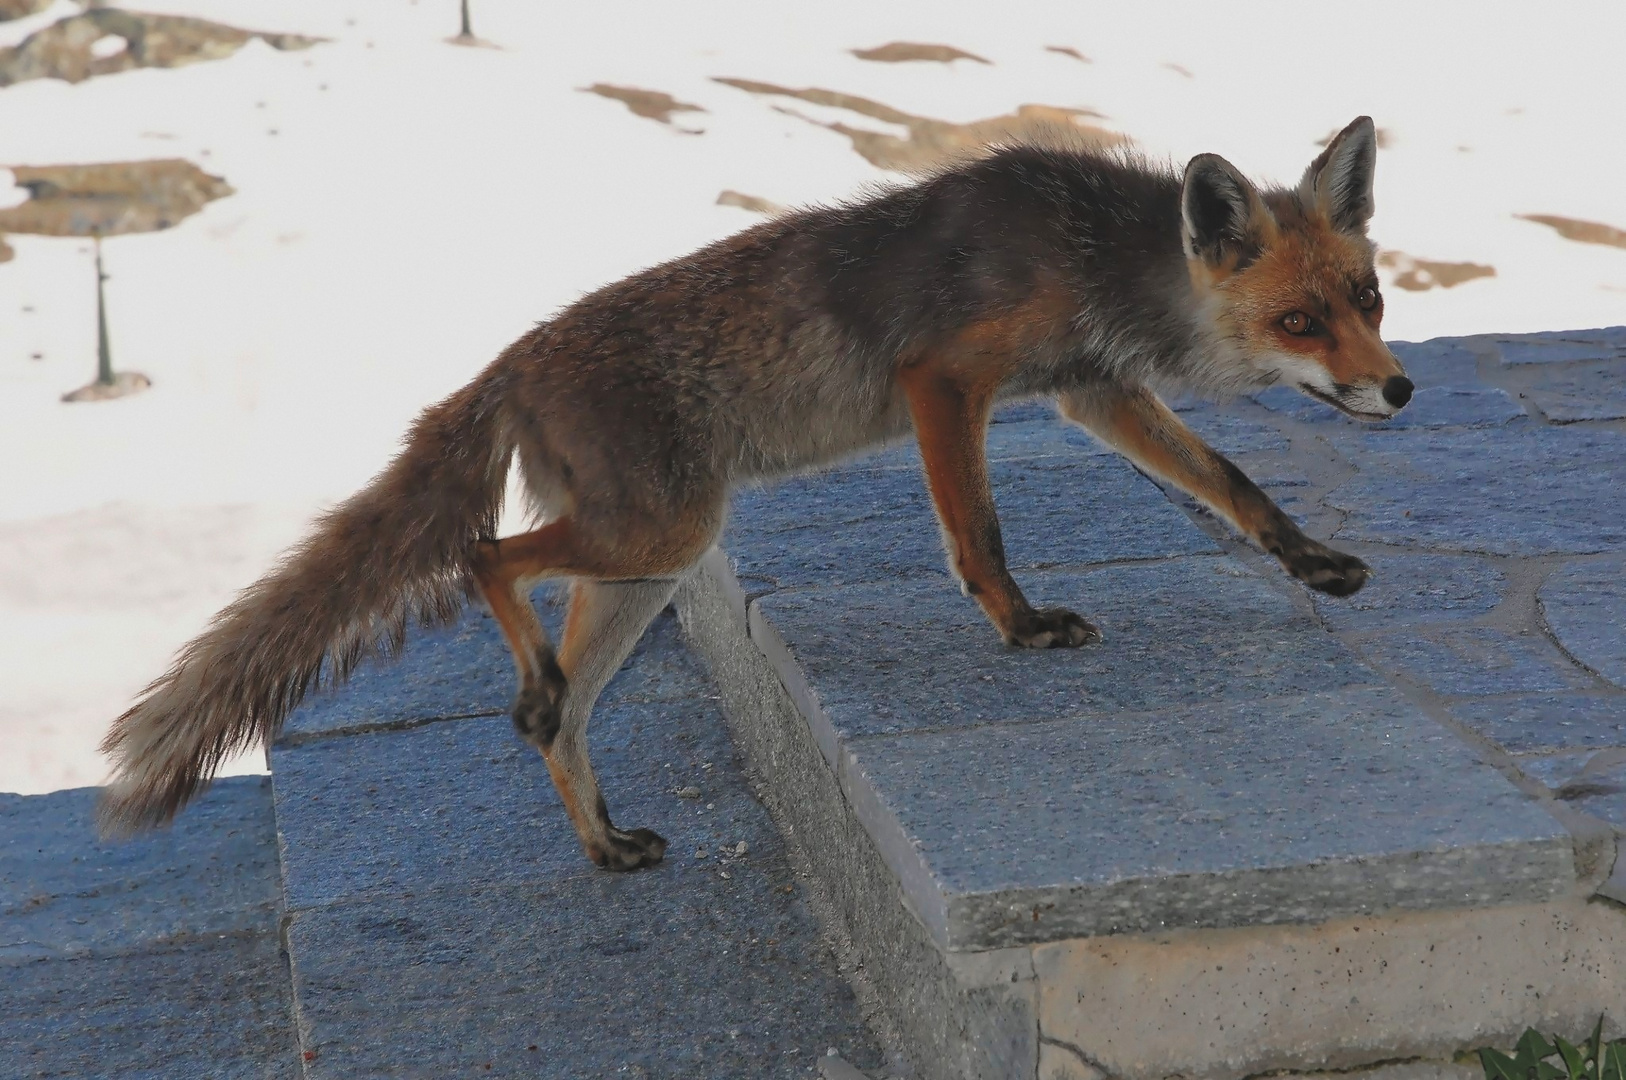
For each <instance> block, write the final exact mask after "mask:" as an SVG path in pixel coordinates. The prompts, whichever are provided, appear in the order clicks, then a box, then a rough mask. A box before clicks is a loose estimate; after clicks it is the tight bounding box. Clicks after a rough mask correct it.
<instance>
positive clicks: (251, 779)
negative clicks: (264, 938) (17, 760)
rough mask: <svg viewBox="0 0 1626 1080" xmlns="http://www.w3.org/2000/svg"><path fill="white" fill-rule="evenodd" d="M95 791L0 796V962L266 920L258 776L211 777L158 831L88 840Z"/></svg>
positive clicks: (268, 906)
mask: <svg viewBox="0 0 1626 1080" xmlns="http://www.w3.org/2000/svg"><path fill="white" fill-rule="evenodd" d="M96 794H97V789H95V788H77V789H74V790H71V791H58V792H53V793H51V794H49V795H27V796H24V795H5V794H0V963H3V962H5V961H8V960H17V959H31V958H40V957H53V956H72V955H80V954H84V953H87V952H91V951H98V952H105V951H108V950H127V949H133V948H137V947H141V946H146V945H151V944H153V943H156V942H164V941H170V940H179V939H186V938H196V937H201V936H207V935H212V934H224V933H237V932H246V931H251V930H258V931H263V930H267V929H270V928H274V927H275V925H276V919H277V915H276V910H277V906H278V903H279V901H280V896H281V892H280V888H279V885H278V881H277V845H276V827H275V823H274V821H273V819H272V813H271V787H270V781H269V778H267V777H260V776H243V777H230V778H227V779H224V780H220V781H218V782H216V784H215V785H214V787H213V788H211V789H210V790H209V792H208V793H207V794H205V795H204V796H203V797H202V798H200V799H198V801H197V802H195V803H194V804H192V805H191V806H189V807H188V808H187V809H186V812H185V813H183V814H182V815H181V816H180V817H179V818H177V819H176V822H175V824H174V825H173V826H172V827H171V828H169V829H167V830H164V831H162V832H157V833H151V834H148V835H145V836H140V837H137V838H136V839H134V840H130V841H126V842H116V843H101V842H98V840H97V839H96V827H95V823H94V809H95V799H96Z"/></svg>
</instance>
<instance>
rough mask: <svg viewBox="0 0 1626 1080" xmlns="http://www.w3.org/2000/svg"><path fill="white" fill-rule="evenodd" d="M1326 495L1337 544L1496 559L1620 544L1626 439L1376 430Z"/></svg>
mask: <svg viewBox="0 0 1626 1080" xmlns="http://www.w3.org/2000/svg"><path fill="white" fill-rule="evenodd" d="M1356 457H1357V460H1358V461H1359V462H1360V472H1359V473H1358V474H1357V475H1356V476H1354V477H1352V478H1351V479H1350V480H1348V481H1347V482H1346V483H1344V484H1342V485H1341V486H1340V487H1339V488H1338V489H1337V490H1336V491H1334V492H1333V493H1332V494H1331V495H1329V496H1328V497H1327V502H1328V503H1329V504H1330V505H1332V506H1334V507H1336V508H1337V509H1339V510H1342V511H1344V512H1345V514H1346V515H1347V516H1346V518H1345V521H1344V525H1343V527H1342V528H1340V529H1339V530H1338V533H1337V536H1338V538H1340V539H1352V540H1370V541H1377V542H1380V543H1389V544H1397V545H1400V546H1402V547H1431V548H1435V549H1438V550H1442V551H1481V552H1490V553H1495V554H1504V555H1548V554H1553V555H1557V554H1583V553H1588V552H1595V551H1613V550H1619V549H1621V548H1622V547H1626V513H1622V511H1621V507H1620V503H1619V500H1618V498H1617V495H1618V493H1619V492H1620V491H1621V490H1623V489H1626V434H1623V433H1621V432H1616V431H1608V430H1599V429H1591V428H1583V427H1582V426H1580V425H1574V426H1570V427H1565V428H1544V427H1524V428H1521V429H1519V430H1518V431H1513V430H1497V431H1490V430H1469V431H1458V432H1455V433H1454V434H1453V435H1452V436H1451V437H1450V438H1441V437H1439V436H1437V435H1435V434H1434V433H1432V432H1428V431H1374V432H1369V433H1367V434H1365V435H1364V436H1362V437H1361V438H1360V439H1359V441H1358V452H1357V454H1356Z"/></svg>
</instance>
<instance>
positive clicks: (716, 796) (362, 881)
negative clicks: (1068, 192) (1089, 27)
mask: <svg viewBox="0 0 1626 1080" xmlns="http://www.w3.org/2000/svg"><path fill="white" fill-rule="evenodd" d="M589 737H590V741H591V743H592V756H593V767H594V770H595V771H596V772H597V774H598V777H599V780H600V783H601V786H602V788H603V791H604V798H605V801H606V802H607V803H608V805H609V808H610V815H611V817H612V819H613V820H614V821H615V822H616V823H617V824H618V825H621V826H622V827H623V828H628V829H632V828H651V829H654V830H655V831H656V832H658V833H660V834H661V835H663V836H665V837H666V838H667V840H668V841H669V842H670V843H671V845H672V846H671V848H670V852H669V855H668V862H669V863H672V864H674V865H677V866H681V865H683V864H684V863H685V862H686V860H688V859H689V858H690V856H691V855H692V853H693V852H694V851H695V850H696V849H697V848H705V849H707V850H709V851H717V850H718V849H719V847H720V846H721V845H723V844H728V845H729V846H733V845H735V844H738V843H739V842H740V841H741V840H744V841H746V842H747V844H748V845H749V848H750V849H751V850H753V851H756V850H766V851H769V852H771V850H772V849H773V846H774V838H773V835H772V829H771V827H770V825H769V824H768V821H767V818H766V816H765V815H763V814H762V813H760V810H759V808H757V807H756V804H755V803H754V802H753V801H752V799H751V796H750V793H749V792H748V791H747V790H746V789H745V788H744V787H743V786H742V785H741V784H740V783H738V782H737V779H730V780H727V781H725V779H724V777H725V776H727V775H728V773H729V769H730V766H729V761H730V759H731V756H732V753H733V752H732V750H731V748H730V747H729V744H728V739H727V735H726V734H725V733H724V732H723V730H722V726H721V724H720V722H718V721H717V720H716V719H715V717H714V716H713V715H711V713H710V711H709V709H708V707H707V706H706V705H705V704H704V703H700V704H693V703H688V702H677V703H661V704H654V705H623V706H619V707H612V708H604V709H599V710H598V711H597V712H596V713H595V715H594V717H593V723H592V727H591V729H590V731H589ZM707 764H710V765H711V768H710V769H707V768H705V767H704V766H705V765H707ZM272 769H273V772H274V775H275V777H276V785H277V827H278V829H279V831H280V832H281V834H282V841H283V845H284V847H285V849H286V854H285V856H284V859H283V878H284V882H285V888H286V891H287V897H288V906H289V907H290V908H292V909H295V910H298V909H304V908H309V907H315V906H320V905H324V904H332V903H337V902H340V901H345V900H358V899H369V898H378V899H382V898H387V897H395V896H400V895H402V894H405V893H423V892H427V891H432V890H436V889H442V890H444V889H450V890H454V891H462V890H465V889H469V888H475V887H477V888H482V889H484V888H495V887H499V886H516V885H526V884H529V885H536V884H540V883H544V882H553V881H557V880H561V879H565V878H574V877H598V876H601V875H600V874H599V872H598V871H596V870H595V869H594V867H593V865H592V864H591V863H589V862H588V861H587V857H586V856H585V855H583V854H582V851H581V848H580V846H579V845H578V844H577V841H576V834H575V833H574V832H573V831H572V829H571V827H570V820H569V818H567V817H566V816H565V811H564V807H563V805H562V804H561V802H560V800H559V796H558V794H557V793H556V792H555V791H554V788H553V783H552V781H550V780H549V779H548V771H547V768H546V767H545V764H544V762H543V760H542V755H540V754H538V753H537V752H536V751H535V750H534V749H532V748H531V746H530V745H529V744H527V743H525V742H523V741H522V740H521V739H520V737H519V736H518V735H517V734H516V733H515V732H514V728H513V724H512V723H510V722H509V720H508V718H507V717H486V718H478V719H472V720H459V721H454V722H451V723H445V724H431V725H427V726H425V727H420V728H414V729H410V730H406V731H390V732H378V733H375V734H372V735H367V736H359V737H349V738H338V739H322V740H319V741H316V742H312V743H309V744H306V745H303V746H295V747H291V748H287V749H281V750H277V751H276V752H275V753H274V755H273V757H272ZM691 786H692V787H697V788H699V789H700V793H701V794H700V796H699V798H695V799H685V798H681V797H679V796H678V795H677V794H676V793H677V791H678V790H680V789H682V788H687V787H691ZM708 804H710V805H711V806H712V809H709V810H708V809H707V806H708ZM357 822H365V823H366V825H365V827H364V828H358V827H357ZM677 872H678V871H675V870H670V871H669V870H668V869H661V870H659V871H656V873H657V874H668V875H670V874H673V873H677ZM674 887H676V883H674Z"/></svg>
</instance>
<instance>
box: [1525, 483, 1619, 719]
mask: <svg viewBox="0 0 1626 1080" xmlns="http://www.w3.org/2000/svg"><path fill="white" fill-rule="evenodd" d="M1619 512H1620V513H1621V514H1622V516H1626V509H1622V510H1620V511H1619ZM1539 595H1540V598H1541V609H1542V612H1543V614H1545V615H1546V617H1547V624H1548V625H1549V626H1550V627H1552V631H1553V634H1554V636H1556V637H1557V638H1558V641H1559V644H1561V645H1563V646H1564V648H1565V649H1566V650H1567V651H1568V652H1569V654H1570V655H1571V656H1573V657H1575V658H1576V659H1577V660H1579V661H1580V662H1581V663H1583V664H1585V665H1586V666H1587V667H1589V668H1591V669H1592V670H1593V671H1596V672H1597V673H1598V674H1600V675H1602V676H1603V677H1604V678H1606V679H1608V680H1609V681H1610V682H1612V683H1614V684H1615V685H1616V686H1620V687H1623V688H1626V555H1622V554H1616V555H1613V556H1611V557H1609V558H1606V559H1601V560H1598V561H1595V562H1584V563H1574V564H1572V565H1570V566H1567V567H1564V568H1563V569H1561V570H1558V571H1556V572H1554V573H1553V575H1552V576H1551V577H1549V578H1548V579H1547V581H1546V582H1545V583H1544V584H1543V585H1542V587H1541V592H1540V594H1539Z"/></svg>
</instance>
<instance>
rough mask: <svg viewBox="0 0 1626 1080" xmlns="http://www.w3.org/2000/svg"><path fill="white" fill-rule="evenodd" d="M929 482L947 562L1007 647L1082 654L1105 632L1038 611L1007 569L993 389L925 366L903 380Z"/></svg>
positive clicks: (1067, 615)
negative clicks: (995, 466)
mask: <svg viewBox="0 0 1626 1080" xmlns="http://www.w3.org/2000/svg"><path fill="white" fill-rule="evenodd" d="M902 382H903V387H904V393H905V394H906V396H907V397H908V399H909V410H910V415H911V417H912V418H913V420H914V424H915V437H916V438H917V439H918V440H919V442H920V456H921V460H922V461H923V462H924V463H925V466H926V482H927V486H928V487H929V488H930V489H931V495H932V502H933V504H934V505H935V506H936V508H937V517H938V521H939V522H941V524H942V527H943V542H944V546H945V547H947V548H948V554H949V561H950V562H951V564H952V565H953V567H954V572H955V573H956V574H957V575H958V576H959V578H960V581H961V583H962V586H963V588H964V589H965V591H966V593H968V594H969V595H971V596H973V597H975V598H976V601H977V603H978V604H980V605H981V606H982V610H983V612H984V613H985V614H986V615H987V616H988V620H989V621H990V622H992V623H993V624H994V626H995V627H997V628H998V630H999V632H1000V635H1001V636H1002V637H1004V639H1005V643H1006V644H1007V645H1020V646H1023V647H1024V648H1030V649H1053V648H1068V649H1070V648H1077V647H1078V646H1080V645H1088V644H1090V643H1091V642H1095V641H1100V640H1101V632H1100V631H1099V630H1097V629H1096V628H1095V627H1094V626H1092V625H1090V624H1089V623H1087V622H1085V621H1084V620H1083V619H1082V618H1080V617H1079V616H1078V615H1076V614H1074V613H1073V612H1071V611H1068V610H1066V609H1065V608H1043V609H1036V608H1034V607H1033V606H1032V605H1031V604H1029V603H1028V600H1027V597H1025V596H1023V595H1022V590H1021V589H1020V588H1019V587H1018V586H1017V584H1016V581H1015V580H1014V579H1013V578H1012V577H1011V574H1010V571H1009V570H1008V569H1006V567H1005V544H1004V541H1003V540H1002V539H1001V538H1000V533H999V517H998V515H997V514H996V513H995V511H994V496H993V492H992V490H991V489H990V488H989V486H988V459H987V456H986V453H985V450H984V441H985V435H986V432H987V426H988V411H989V408H990V407H991V405H992V403H993V393H992V386H987V387H979V386H977V385H976V384H974V383H970V382H968V381H967V380H964V379H960V378H955V377H954V376H952V375H951V374H946V373H943V372H940V371H938V370H934V369H933V368H932V367H930V366H922V367H920V368H916V369H913V370H910V371H909V372H907V373H906V374H905V375H904V377H903V380H902Z"/></svg>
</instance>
